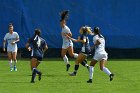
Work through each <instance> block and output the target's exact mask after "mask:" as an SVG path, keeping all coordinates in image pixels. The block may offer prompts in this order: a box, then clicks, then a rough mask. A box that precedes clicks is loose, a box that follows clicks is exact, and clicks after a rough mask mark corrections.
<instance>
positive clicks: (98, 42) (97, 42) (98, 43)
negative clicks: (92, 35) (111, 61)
mask: <svg viewBox="0 0 140 93" xmlns="http://www.w3.org/2000/svg"><path fill="white" fill-rule="evenodd" d="M100 44H101V42H100V40H99V39H97V40H96V42H95V43H94V45H93V46H91V49H93V48H95V47H96V46H98V45H100Z"/></svg>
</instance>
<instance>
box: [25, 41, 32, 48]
mask: <svg viewBox="0 0 140 93" xmlns="http://www.w3.org/2000/svg"><path fill="white" fill-rule="evenodd" d="M31 40H32V39H31V38H30V39H29V40H28V42H27V43H26V45H25V47H26V49H27V50H28V51H31V50H32V48H31V47H30V42H31Z"/></svg>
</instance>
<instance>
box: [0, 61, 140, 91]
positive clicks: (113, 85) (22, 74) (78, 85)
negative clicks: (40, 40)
mask: <svg viewBox="0 0 140 93" xmlns="http://www.w3.org/2000/svg"><path fill="white" fill-rule="evenodd" d="M106 66H107V67H108V68H109V69H110V70H111V71H112V72H113V73H115V77H114V80H113V81H111V82H110V81H109V77H108V76H107V75H106V74H105V73H104V72H102V71H100V70H99V64H97V65H96V66H95V71H94V78H93V83H92V84H88V83H86V81H87V80H88V76H89V74H88V71H87V69H86V68H85V67H83V66H82V65H80V67H79V71H78V74H77V76H73V77H71V76H69V75H68V72H72V71H73V68H74V61H72V60H71V68H70V71H68V72H66V69H65V64H64V62H63V61H62V60H60V59H48V60H44V61H43V62H42V63H41V64H40V65H39V67H38V69H39V70H41V71H42V73H43V76H42V80H41V81H38V77H36V80H35V81H36V82H35V83H34V84H32V83H30V79H31V70H30V62H29V60H18V64H17V68H18V71H17V72H14V71H13V72H10V69H9V65H8V62H7V60H0V93H139V92H140V71H139V66H140V62H139V60H109V61H108V63H107V65H106Z"/></svg>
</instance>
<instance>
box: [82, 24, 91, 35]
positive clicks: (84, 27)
mask: <svg viewBox="0 0 140 93" xmlns="http://www.w3.org/2000/svg"><path fill="white" fill-rule="evenodd" d="M84 33H86V34H92V29H91V27H89V26H83V27H81V28H80V34H84Z"/></svg>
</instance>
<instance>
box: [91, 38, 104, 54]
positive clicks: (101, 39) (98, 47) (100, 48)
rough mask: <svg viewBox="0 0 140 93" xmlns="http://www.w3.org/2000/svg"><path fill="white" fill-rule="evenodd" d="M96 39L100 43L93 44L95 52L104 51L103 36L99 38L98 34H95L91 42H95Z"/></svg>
mask: <svg viewBox="0 0 140 93" xmlns="http://www.w3.org/2000/svg"><path fill="white" fill-rule="evenodd" d="M102 37H103V36H102ZM97 40H99V41H100V43H101V44H99V45H98V46H95V53H106V51H105V40H104V37H103V38H100V37H99V36H98V35H95V36H94V37H93V43H95V42H96V41H97Z"/></svg>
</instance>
